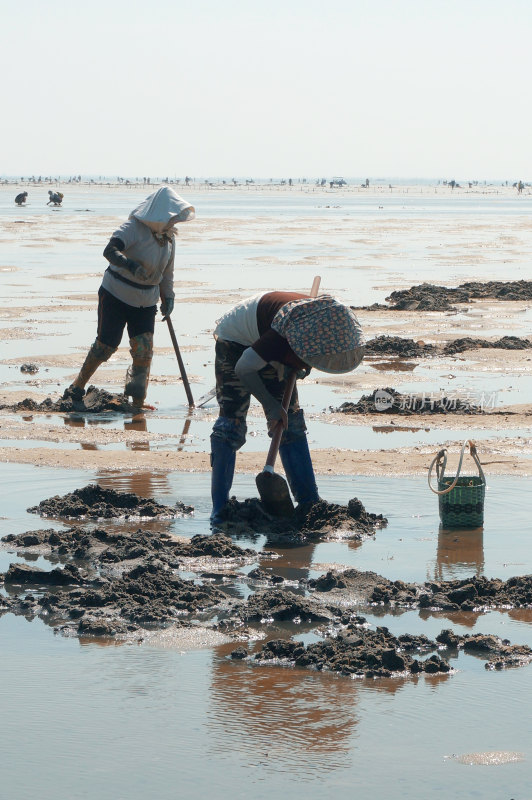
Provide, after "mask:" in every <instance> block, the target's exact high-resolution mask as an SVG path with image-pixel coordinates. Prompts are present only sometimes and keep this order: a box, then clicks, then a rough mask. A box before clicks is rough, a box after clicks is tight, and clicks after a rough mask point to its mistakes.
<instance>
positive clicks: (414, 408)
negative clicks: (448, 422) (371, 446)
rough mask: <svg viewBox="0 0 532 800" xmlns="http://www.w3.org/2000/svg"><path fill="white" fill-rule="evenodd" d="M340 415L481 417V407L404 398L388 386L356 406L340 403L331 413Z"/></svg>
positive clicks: (462, 402)
mask: <svg viewBox="0 0 532 800" xmlns="http://www.w3.org/2000/svg"><path fill="white" fill-rule="evenodd" d="M330 410H331V411H332V412H333V413H340V414H376V413H380V414H394V415H396V414H401V415H402V416H410V415H411V414H426V415H429V414H484V413H486V412H485V411H484V410H483V408H482V407H481V406H480V405H476V404H474V402H473V401H472V400H462V399H460V398H459V397H454V396H446V395H440V396H439V397H437V396H434V395H426V394H421V395H413V394H409V395H403V394H400V393H399V392H397V391H396V390H395V389H392V388H390V387H389V386H388V387H386V389H375V391H373V392H372V393H371V394H364V395H362V397H361V398H360V400H358V401H357V402H356V403H350V402H347V403H342V405H341V406H340V407H339V408H332V407H331V409H330Z"/></svg>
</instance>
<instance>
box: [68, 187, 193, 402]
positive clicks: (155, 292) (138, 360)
mask: <svg viewBox="0 0 532 800" xmlns="http://www.w3.org/2000/svg"><path fill="white" fill-rule="evenodd" d="M194 216H195V210H194V208H193V206H191V205H190V203H187V202H186V200H183V198H182V197H180V196H179V195H178V194H176V193H175V192H174V191H173V190H172V189H170V188H168V187H163V188H161V189H158V190H157V191H156V192H154V193H153V194H151V195H150V196H149V197H147V198H146V200H144V201H143V202H142V203H141V204H140V205H139V206H137V208H135V209H134V210H133V211H132V212H131V214H130V215H129V219H128V220H127V222H124V224H123V225H121V226H120V228H118V230H116V231H115V232H114V233H113V235H112V237H111V239H110V240H109V242H108V244H107V247H106V248H105V250H104V251H103V254H104V256H105V258H106V259H107V260H108V261H109V266H108V267H107V269H106V271H105V273H104V276H103V280H102V285H101V286H100V289H99V291H98V332H97V336H96V340H95V341H94V343H93V345H92V347H91V349H90V350H89V353H88V355H87V358H86V359H85V362H84V364H83V366H82V367H81V370H80V372H79V375H78V376H77V378H76V380H75V381H74V383H73V384H72V385H71V386H69V387H68V389H66V391H65V393H64V395H63V397H65V398H68V397H71V398H72V399H73V400H76V401H79V400H81V398H82V397H83V395H84V394H85V386H86V385H87V382H88V381H89V379H90V378H91V377H92V375H93V374H94V373H95V372H96V370H97V369H98V367H99V366H100V364H102V363H103V362H104V361H107V360H108V359H109V358H110V357H111V356H112V355H113V353H114V352H115V351H116V350H117V348H118V346H119V344H120V342H121V340H122V335H123V333H124V328H125V327H126V325H127V330H128V335H129V344H130V351H129V352H130V353H131V358H132V365H131V366H130V367H129V368H128V371H127V376H126V385H125V389H124V394H125V395H126V396H128V397H131V398H132V403H133V405H134V406H136V407H137V408H138V409H140V408H142V405H143V404H144V400H145V398H146V393H147V388H148V379H149V375H150V366H151V360H152V355H153V332H154V329H155V314H156V313H157V301H158V300H159V298H161V299H162V302H161V313H162V314H163V319H166V317H169V316H170V314H171V313H172V311H173V308H174V288H173V287H174V251H175V236H176V235H177V230H176V228H175V227H174V226H175V225H176V224H177V223H179V222H186V221H188V220H191V219H194Z"/></svg>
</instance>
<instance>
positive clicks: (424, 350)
mask: <svg viewBox="0 0 532 800" xmlns="http://www.w3.org/2000/svg"><path fill="white" fill-rule="evenodd" d="M437 352H438V348H437V347H436V345H433V344H425V342H421V341H419V342H416V341H414V339H404V338H403V337H402V336H377V338H376V339H371V340H370V341H369V342H366V355H379V356H384V355H387V356H399V358H421V357H422V356H426V355H434V354H435V353H437Z"/></svg>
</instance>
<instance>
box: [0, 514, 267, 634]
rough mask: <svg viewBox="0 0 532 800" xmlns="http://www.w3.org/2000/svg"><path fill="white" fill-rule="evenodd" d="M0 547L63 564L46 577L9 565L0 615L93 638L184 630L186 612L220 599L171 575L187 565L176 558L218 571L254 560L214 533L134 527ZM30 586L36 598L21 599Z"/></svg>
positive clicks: (50, 533)
mask: <svg viewBox="0 0 532 800" xmlns="http://www.w3.org/2000/svg"><path fill="white" fill-rule="evenodd" d="M2 543H3V544H4V545H5V546H6V547H7V548H8V549H16V550H17V551H20V550H22V551H25V552H26V553H28V554H29V553H35V552H40V553H43V552H44V553H45V554H46V555H49V554H52V556H53V557H54V558H55V559H58V560H60V561H62V562H65V561H66V562H67V563H66V566H65V567H64V568H63V569H61V568H59V567H57V568H55V569H52V570H51V571H48V572H47V571H45V570H41V569H38V568H35V567H33V566H28V565H25V564H12V565H11V566H10V568H9V569H8V571H7V572H6V573H5V575H0V583H1V582H2V581H3V582H4V584H5V586H6V588H7V590H8V591H9V593H10V596H9V597H7V598H6V599H5V601H2V602H1V603H0V613H4V612H5V611H12V612H13V613H15V614H23V615H24V616H26V617H27V618H28V619H32V618H33V617H36V616H39V617H41V618H42V619H43V620H44V621H45V622H47V623H48V624H51V625H53V626H55V627H60V628H62V629H63V630H64V631H65V632H67V633H77V634H80V635H81V634H83V635H94V636H117V635H127V634H130V633H132V632H134V631H137V630H138V629H139V628H142V627H151V628H153V627H164V626H165V625H167V624H169V623H170V622H172V623H177V624H182V625H185V624H186V625H188V624H190V623H189V621H188V619H187V617H189V616H190V615H194V614H196V615H197V614H198V613H203V612H204V611H208V610H209V609H211V607H213V606H216V605H218V604H219V603H221V602H225V601H227V599H228V598H227V595H225V594H224V592H222V591H219V590H218V589H217V588H215V587H213V586H212V585H211V584H203V583H199V582H198V581H193V580H185V579H184V578H181V577H180V576H179V575H178V574H176V572H175V570H178V569H180V568H184V569H186V570H188V569H190V567H189V564H190V561H189V560H187V561H185V562H184V563H183V560H184V559H191V558H192V559H206V558H207V559H218V564H217V566H219V567H221V568H222V570H223V569H225V568H226V566H227V564H228V561H229V560H231V561H234V560H238V561H240V562H241V563H251V562H253V561H256V560H257V553H256V551H255V550H251V549H243V548H241V547H239V546H238V545H236V544H234V543H233V542H232V540H231V539H229V538H228V537H226V536H224V535H223V534H220V533H218V534H214V535H212V536H201V535H197V536H194V537H192V539H190V540H185V539H177V538H174V537H172V536H170V535H169V534H167V533H162V532H153V531H149V532H146V531H143V530H142V529H140V528H139V529H138V530H137V531H135V532H131V533H129V532H126V533H124V532H121V531H112V530H110V531H106V530H103V529H102V528H80V527H73V528H69V529H67V530H54V529H42V530H36V531H28V532H26V533H22V534H18V535H14V534H10V535H8V536H6V537H4V538H3V540H2ZM36 548H37V550H36ZM74 562H75V563H74ZM80 564H81V565H82V566H79V565H80ZM33 587H35V588H37V587H38V589H39V597H35V596H34V595H28V594H27V590H28V588H33Z"/></svg>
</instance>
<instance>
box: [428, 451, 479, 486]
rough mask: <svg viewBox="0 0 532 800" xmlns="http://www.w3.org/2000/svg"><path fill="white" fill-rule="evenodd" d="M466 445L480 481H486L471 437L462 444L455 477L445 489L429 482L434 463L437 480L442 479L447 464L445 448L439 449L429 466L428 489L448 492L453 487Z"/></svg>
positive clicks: (458, 474) (458, 475)
mask: <svg viewBox="0 0 532 800" xmlns="http://www.w3.org/2000/svg"><path fill="white" fill-rule="evenodd" d="M467 445H469V453H470V455H471V457H472V458H473V460H474V462H475V464H476V465H477V468H478V474H479V475H480V477H481V479H482V481H483V482H484V483H486V476H485V475H484V470H483V469H482V466H481V464H480V461H479V458H478V453H477V447H476V445H475V443H474V442H473V441H472V440H471V439H466V440H465V442H464V443H463V445H462V449H461V450H460V459H459V461H458V469H457V471H456V476H455V479H454V481H453V482H452V483H451V485H450V486H448V487H447V489H435V488H434V487H433V485H432V483H431V477H432V470H433V468H434V465H436V477H437V479H438V481H440V480H443V477H444V475H445V467H446V466H447V449H446V448H444V449H443V450H440V452H439V453H438V454H437V455H436V456H435V457H434V458H433V460H432V464H431V465H430V467H429V475H428V483H429V488H430V490H431V491H432V492H434V494H448V493H449V492H450V491H451V490H452V489H454V487H455V486H456V484H457V483H458V478H459V477H460V470H461V469H462V461H463V459H464V452H465V449H466V447H467Z"/></svg>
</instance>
